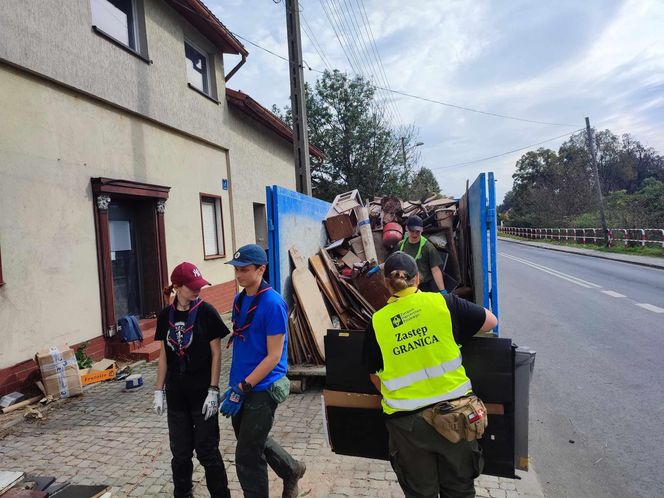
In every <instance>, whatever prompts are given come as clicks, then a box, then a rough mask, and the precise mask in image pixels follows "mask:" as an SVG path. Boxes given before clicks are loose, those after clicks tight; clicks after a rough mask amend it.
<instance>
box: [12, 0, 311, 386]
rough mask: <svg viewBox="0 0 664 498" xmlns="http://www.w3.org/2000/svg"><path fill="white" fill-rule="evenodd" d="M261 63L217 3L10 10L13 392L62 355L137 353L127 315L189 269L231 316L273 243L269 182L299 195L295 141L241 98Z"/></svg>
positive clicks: (104, 1)
mask: <svg viewBox="0 0 664 498" xmlns="http://www.w3.org/2000/svg"><path fill="white" fill-rule="evenodd" d="M225 54H226V55H227V56H229V57H230V58H231V60H232V61H233V64H234V67H229V68H225V67H224V55H225ZM247 55H248V53H247V51H246V49H245V48H244V47H243V46H242V44H241V43H240V42H239V41H238V40H237V39H236V38H235V37H233V36H232V35H231V34H230V32H229V31H228V30H227V29H226V28H225V27H224V25H223V24H222V23H221V22H220V21H219V20H218V19H217V18H216V17H214V15H213V14H212V13H211V12H210V11H209V10H208V9H207V7H205V5H204V4H203V3H202V2H201V1H200V0H68V1H66V2H62V1H60V0H8V1H6V2H3V8H2V11H1V12H0V109H2V120H0V331H1V333H2V348H0V394H3V393H6V392H9V391H11V390H14V389H16V388H18V387H20V386H21V385H22V384H24V383H25V382H27V381H29V380H31V376H34V373H35V365H34V362H33V361H32V359H31V358H32V357H33V356H34V354H35V352H36V351H38V350H41V349H44V348H47V347H49V346H51V345H57V344H65V343H66V344H69V345H75V344H78V343H81V342H84V341H90V346H89V347H88V353H89V354H90V353H91V354H92V355H93V356H96V357H100V356H102V355H104V354H105V355H110V354H122V353H129V352H130V351H131V350H132V349H134V348H137V347H138V346H137V345H127V344H121V343H120V342H119V339H118V337H117V333H116V325H117V320H118V319H119V318H120V317H122V316H124V315H127V314H137V315H140V316H141V317H147V316H150V315H151V314H152V313H154V312H156V311H158V310H159V309H160V308H161V307H162V306H163V305H164V297H163V295H162V293H161V289H162V288H163V287H164V286H166V285H167V284H168V276H169V274H170V270H171V269H172V268H173V266H175V265H176V264H177V263H179V262H180V261H183V260H186V261H190V262H192V263H194V264H196V265H198V266H199V268H200V269H201V271H202V272H203V275H204V276H205V277H206V279H208V280H209V281H210V282H212V283H213V284H214V285H213V287H211V288H209V289H208V290H207V291H206V293H205V294H204V298H205V299H207V300H208V301H210V302H212V303H213V304H215V305H216V306H217V307H218V308H219V309H220V311H226V310H228V309H229V308H230V303H231V299H232V296H233V294H234V293H235V291H236V286H235V282H234V279H233V272H232V268H231V267H230V266H229V265H225V264H224V263H225V261H227V259H228V258H230V257H232V254H233V253H234V251H235V249H236V248H237V247H239V246H240V245H243V244H246V243H250V242H256V243H259V244H263V245H265V243H266V235H267V226H266V219H265V217H266V216H265V186H266V185H272V184H277V185H282V186H285V187H287V188H292V189H294V188H295V168H294V162H293V145H292V133H291V131H290V129H289V128H288V127H287V126H286V125H285V124H283V123H282V122H281V121H279V120H278V119H277V118H276V117H275V116H274V115H272V114H271V113H270V112H269V111H267V110H266V109H265V108H263V107H262V106H260V105H259V104H258V103H256V102H255V101H253V100H252V99H251V98H250V97H249V96H247V95H246V94H243V93H241V92H234V91H232V90H228V89H227V88H226V80H228V79H230V77H231V76H232V74H233V73H234V72H235V71H237V70H238V69H239V68H240V66H241V65H242V64H243V63H244V61H245V58H246V56H247ZM311 152H312V154H314V155H317V156H319V157H320V156H321V154H320V152H319V151H318V150H316V149H315V148H313V147H312V150H311ZM152 325H153V322H151V321H149V320H147V321H144V322H143V327H144V328H145V334H146V341H145V344H144V345H143V349H142V350H138V351H134V353H135V354H137V355H138V356H139V357H145V358H148V359H152V358H153V357H154V352H155V351H156V344H154V343H153V344H152V345H151V344H150V339H151V336H150V334H151V333H152V334H153V331H151V330H150V328H151V326H152Z"/></svg>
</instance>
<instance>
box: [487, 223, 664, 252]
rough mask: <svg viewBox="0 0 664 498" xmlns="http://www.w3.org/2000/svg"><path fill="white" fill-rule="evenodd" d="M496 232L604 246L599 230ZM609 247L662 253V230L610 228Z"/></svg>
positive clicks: (506, 229)
mask: <svg viewBox="0 0 664 498" xmlns="http://www.w3.org/2000/svg"><path fill="white" fill-rule="evenodd" d="M498 231H499V232H501V233H506V234H509V235H515V236H517V237H523V238H525V239H535V240H544V239H546V240H557V241H561V242H562V243H564V244H570V243H574V244H595V245H599V246H601V245H603V244H604V231H603V230H602V229H601V228H519V227H498ZM608 239H609V247H613V246H618V245H623V246H624V247H639V246H640V247H646V246H650V247H657V246H659V247H661V248H662V250H663V251H664V229H662V228H611V229H609V231H608Z"/></svg>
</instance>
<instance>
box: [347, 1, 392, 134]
mask: <svg viewBox="0 0 664 498" xmlns="http://www.w3.org/2000/svg"><path fill="white" fill-rule="evenodd" d="M339 5H340V6H341V11H342V12H343V15H344V17H345V18H346V17H347V19H348V20H347V24H348V26H349V27H350V29H351V30H352V31H353V32H354V36H353V39H354V40H355V41H356V42H357V41H358V40H359V44H358V52H359V53H360V54H363V55H364V61H365V62H366V66H365V67H367V69H368V71H369V72H370V74H371V78H370V79H371V80H372V84H373V85H374V86H377V85H376V83H378V85H384V86H387V87H388V88H389V82H387V81H386V80H383V78H382V77H381V75H380V72H378V73H377V72H376V70H375V69H374V68H375V67H376V64H375V62H374V61H373V60H372V57H371V56H372V51H371V49H370V48H369V46H370V42H369V43H367V41H365V32H366V28H365V29H364V30H363V29H362V27H360V21H359V20H358V16H357V14H356V12H355V9H353V6H352V4H351V3H350V2H349V0H340V2H339ZM361 24H362V26H363V27H364V19H362V21H361ZM381 80H382V81H381ZM380 92H381V95H383V98H384V99H385V105H386V108H388V109H389V111H390V113H391V114H392V118H393V119H396V120H398V121H399V122H403V118H402V117H401V114H400V112H399V109H398V108H397V107H396V105H395V103H394V101H393V100H392V99H391V98H390V97H389V96H388V97H385V96H384V94H385V93H387V92H384V91H382V90H381V91H380ZM388 95H389V94H388Z"/></svg>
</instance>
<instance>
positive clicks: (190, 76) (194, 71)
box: [184, 41, 211, 95]
mask: <svg viewBox="0 0 664 498" xmlns="http://www.w3.org/2000/svg"><path fill="white" fill-rule="evenodd" d="M184 54H185V58H186V63H187V81H188V82H189V84H190V85H191V86H193V87H194V88H195V89H196V90H200V91H201V92H203V93H204V94H206V95H211V92H210V67H209V64H208V57H207V55H206V54H205V52H204V51H202V50H200V49H199V48H197V47H195V46H194V45H193V44H192V43H190V42H188V41H185V42H184Z"/></svg>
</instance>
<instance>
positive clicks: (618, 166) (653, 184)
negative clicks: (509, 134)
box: [499, 130, 664, 228]
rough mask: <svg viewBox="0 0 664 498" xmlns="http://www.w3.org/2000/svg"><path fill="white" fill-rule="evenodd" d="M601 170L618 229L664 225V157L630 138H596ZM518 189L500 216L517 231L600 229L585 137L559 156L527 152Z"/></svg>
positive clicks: (563, 147)
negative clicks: (524, 228)
mask: <svg viewBox="0 0 664 498" xmlns="http://www.w3.org/2000/svg"><path fill="white" fill-rule="evenodd" d="M595 146H596V147H597V166H598V172H599V181H600V186H601V188H602V192H603V193H604V195H605V196H606V198H605V203H606V206H607V207H608V210H607V218H608V221H609V224H610V225H611V226H614V227H627V228H629V227H637V226H646V225H648V226H661V225H662V224H663V223H664V219H663V217H664V213H663V212H662V211H663V210H664V209H663V208H662V205H663V204H664V199H662V195H664V194H663V190H664V189H663V188H662V186H663V185H664V183H663V182H664V158H663V157H662V156H660V155H658V154H657V152H656V151H655V150H654V149H652V148H647V147H644V146H643V145H641V144H640V143H639V142H638V141H637V140H635V139H633V138H632V137H631V136H630V135H628V134H625V135H623V136H622V137H620V138H619V137H618V136H616V135H614V134H613V133H611V131H610V130H603V131H600V132H598V133H596V134H595ZM512 178H513V179H514V186H513V188H512V190H511V191H510V192H508V193H507V194H506V195H505V201H504V202H503V205H501V206H500V207H499V212H500V213H504V214H505V216H507V217H508V219H509V220H510V223H511V224H513V225H516V226H540V227H552V226H561V227H565V226H579V227H588V226H598V223H599V206H598V203H597V196H596V195H595V188H596V187H595V178H594V176H593V175H592V174H591V169H590V155H589V153H588V148H587V144H586V138H585V133H584V132H582V133H576V134H574V135H572V136H571V137H570V138H569V139H568V140H566V141H565V142H564V143H563V144H562V145H561V146H560V148H559V149H558V152H555V151H553V150H550V149H543V148H540V149H538V150H537V151H530V152H527V153H525V154H524V155H523V156H521V158H520V159H519V160H518V161H517V163H516V171H515V173H514V174H513V175H512Z"/></svg>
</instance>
